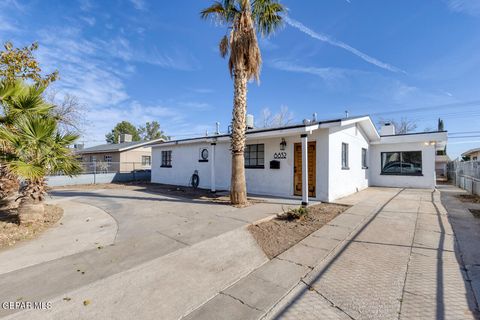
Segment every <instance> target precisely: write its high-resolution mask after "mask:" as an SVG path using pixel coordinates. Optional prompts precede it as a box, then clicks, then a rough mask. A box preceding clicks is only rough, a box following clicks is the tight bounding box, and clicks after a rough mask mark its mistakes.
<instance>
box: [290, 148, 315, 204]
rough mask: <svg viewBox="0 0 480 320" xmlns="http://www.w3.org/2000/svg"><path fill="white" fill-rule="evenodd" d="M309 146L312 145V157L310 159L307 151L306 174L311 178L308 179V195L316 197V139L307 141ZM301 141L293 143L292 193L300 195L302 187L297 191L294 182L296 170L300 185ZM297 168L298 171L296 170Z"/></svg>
mask: <svg viewBox="0 0 480 320" xmlns="http://www.w3.org/2000/svg"><path fill="white" fill-rule="evenodd" d="M311 146H314V153H313V155H314V157H315V159H313V161H312V157H311V156H310V155H311V154H310V152H308V163H309V166H308V175H309V176H310V175H312V179H311V180H310V179H309V181H308V189H309V190H308V196H309V197H311V198H316V193H317V142H316V141H309V142H308V148H309V149H310V147H311ZM297 147H299V150H300V151H299V156H298V162H299V163H297V160H296V159H297ZM301 147H302V143H301V142H296V143H294V144H293V195H294V196H301V195H302V189H301V188H300V191H297V188H296V184H297V183H296V182H297V178H296V175H297V172H299V173H300V175H299V179H300V186H301V185H302V148H301ZM297 166H298V167H297ZM297 170H299V171H297Z"/></svg>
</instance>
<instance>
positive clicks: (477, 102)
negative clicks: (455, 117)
mask: <svg viewBox="0 0 480 320" xmlns="http://www.w3.org/2000/svg"><path fill="white" fill-rule="evenodd" d="M479 105H480V100H472V101H466V102H456V103H448V104H439V105H433V106H426V107H416V108H407V109H399V110H397V111H384V112H375V113H371V114H370V115H371V116H378V115H383V114H394V113H403V112H415V111H427V110H435V109H443V108H452V107H457V108H463V107H476V106H479Z"/></svg>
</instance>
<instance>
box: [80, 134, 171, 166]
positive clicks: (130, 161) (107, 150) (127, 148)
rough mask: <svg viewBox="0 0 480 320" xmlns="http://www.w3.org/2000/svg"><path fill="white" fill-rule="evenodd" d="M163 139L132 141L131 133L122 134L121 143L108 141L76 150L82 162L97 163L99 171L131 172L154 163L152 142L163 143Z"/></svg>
mask: <svg viewBox="0 0 480 320" xmlns="http://www.w3.org/2000/svg"><path fill="white" fill-rule="evenodd" d="M163 141H164V140H163V139H156V140H151V141H131V136H130V135H122V136H121V140H120V143H107V144H102V145H98V146H94V147H90V148H85V149H81V150H78V149H77V150H76V151H75V154H76V155H77V156H78V157H79V159H80V160H81V161H82V162H88V163H96V170H97V171H102V170H105V171H118V172H130V171H133V170H144V169H150V168H151V163H152V148H151V146H150V145H151V144H152V143H155V144H158V143H162V142H163Z"/></svg>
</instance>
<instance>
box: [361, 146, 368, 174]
mask: <svg viewBox="0 0 480 320" xmlns="http://www.w3.org/2000/svg"><path fill="white" fill-rule="evenodd" d="M367 153H368V149H367V148H362V169H368V155H367Z"/></svg>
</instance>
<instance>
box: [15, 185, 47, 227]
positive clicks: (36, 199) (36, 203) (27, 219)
mask: <svg viewBox="0 0 480 320" xmlns="http://www.w3.org/2000/svg"><path fill="white" fill-rule="evenodd" d="M45 189H46V183H45V180H44V179H43V178H41V179H38V180H27V181H26V182H25V185H24V186H23V187H22V190H21V191H22V200H21V201H20V205H19V206H18V218H19V220H20V223H21V224H28V223H33V222H36V221H39V220H42V219H43V218H44V212H45V209H44V206H43V200H44V195H45V193H46V191H45Z"/></svg>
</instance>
